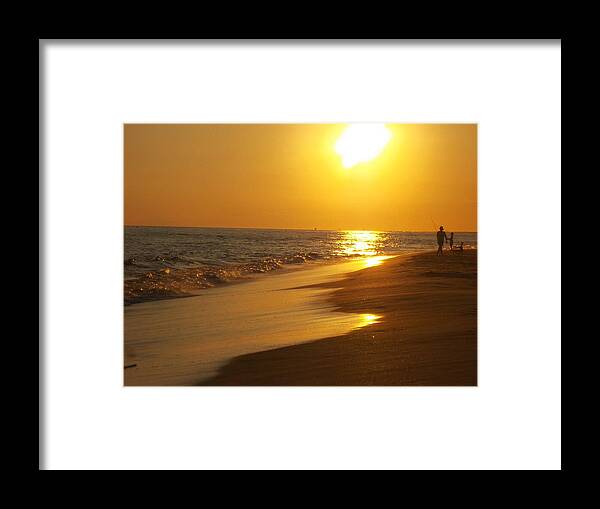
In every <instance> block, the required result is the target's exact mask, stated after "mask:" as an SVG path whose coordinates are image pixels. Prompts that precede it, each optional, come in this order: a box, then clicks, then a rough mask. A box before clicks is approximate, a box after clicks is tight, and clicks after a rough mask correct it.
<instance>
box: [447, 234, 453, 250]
mask: <svg viewBox="0 0 600 509" xmlns="http://www.w3.org/2000/svg"><path fill="white" fill-rule="evenodd" d="M448 244H450V251H452V245H453V244H454V232H450V237H448Z"/></svg>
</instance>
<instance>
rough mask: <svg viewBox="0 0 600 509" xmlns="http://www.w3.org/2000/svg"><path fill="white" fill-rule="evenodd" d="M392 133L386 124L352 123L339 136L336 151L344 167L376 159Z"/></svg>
mask: <svg viewBox="0 0 600 509" xmlns="http://www.w3.org/2000/svg"><path fill="white" fill-rule="evenodd" d="M391 137H392V133H391V132H390V130H389V129H388V128H387V127H386V126H385V124H350V125H349V126H348V127H347V128H346V129H345V130H344V132H343V133H342V134H341V135H340V137H339V138H338V140H337V142H336V144H335V151H336V152H337V153H338V154H339V155H340V156H341V158H342V164H343V165H344V168H352V167H353V166H355V165H357V164H359V163H366V162H368V161H371V160H372V159H375V158H376V157H377V156H378V155H379V154H380V153H381V151H382V150H383V149H384V148H385V146H386V145H387V144H388V142H389V141H390V139H391Z"/></svg>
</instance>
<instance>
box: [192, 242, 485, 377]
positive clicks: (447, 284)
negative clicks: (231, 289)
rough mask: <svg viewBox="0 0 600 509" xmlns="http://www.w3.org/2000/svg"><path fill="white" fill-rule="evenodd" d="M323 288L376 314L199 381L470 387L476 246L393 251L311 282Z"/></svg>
mask: <svg viewBox="0 0 600 509" xmlns="http://www.w3.org/2000/svg"><path fill="white" fill-rule="evenodd" d="M328 286H329V287H332V288H336V289H335V290H334V291H333V292H332V293H331V294H330V295H329V297H328V298H329V299H330V300H331V302H332V303H333V304H334V305H335V307H336V310H337V311H341V312H345V313H361V314H367V315H368V314H372V315H380V318H378V321H377V322H375V323H372V324H370V325H367V326H365V327H362V328H360V329H356V330H354V331H352V332H349V333H347V334H344V335H341V336H337V337H331V338H327V339H320V340H317V341H312V342H309V343H303V344H298V345H293V346H288V347H284V348H277V349H273V350H269V351H263V352H258V353H251V354H247V355H242V356H239V357H236V358H235V359H233V360H231V361H230V362H229V363H228V364H226V365H225V366H223V367H222V368H221V369H220V370H219V373H218V374H217V375H216V376H214V377H213V378H210V379H209V380H199V381H198V384H199V385H244V386H246V385H251V386H277V385H282V386H318V385H325V386H340V385H341V386H358V385H376V386H390V385H391V386H396V385H411V386H414V385H417V386H474V385H477V251H476V250H465V251H464V252H452V253H446V255H445V256H443V257H436V256H435V252H427V253H420V254H413V255H407V256H399V257H397V258H394V259H391V260H388V261H385V262H384V263H383V264H382V265H379V266H375V267H369V268H366V269H363V270H360V271H356V272H352V273H350V274H348V275H347V276H346V278H345V279H344V280H342V281H337V282H334V283H323V284H318V285H314V287H317V288H319V287H320V288H327V287H328ZM310 326H311V324H310V323H306V327H307V328H310Z"/></svg>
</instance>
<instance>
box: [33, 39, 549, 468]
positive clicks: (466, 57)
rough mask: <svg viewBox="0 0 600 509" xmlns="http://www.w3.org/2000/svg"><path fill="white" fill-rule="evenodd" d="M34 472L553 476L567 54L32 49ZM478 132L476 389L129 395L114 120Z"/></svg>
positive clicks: (527, 47)
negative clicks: (36, 291)
mask: <svg viewBox="0 0 600 509" xmlns="http://www.w3.org/2000/svg"><path fill="white" fill-rule="evenodd" d="M41 58H42V67H41V70H42V72H43V75H42V81H41V85H42V99H43V102H42V111H41V112H40V113H41V122H42V129H43V130H42V132H43V135H44V143H43V145H42V147H43V156H44V157H43V172H44V175H45V177H44V180H45V186H44V196H43V198H44V205H45V209H44V211H45V213H44V214H43V216H42V219H43V224H42V228H44V233H45V239H46V242H45V253H44V254H45V256H44V260H43V264H44V271H43V274H44V279H43V281H42V283H43V284H42V292H43V294H42V296H43V298H44V302H45V313H44V316H45V320H44V326H45V327H44V329H45V334H43V336H42V339H41V341H42V342H43V350H42V353H43V354H44V362H43V366H42V368H43V369H42V371H41V375H42V377H43V380H42V387H43V395H44V399H43V401H44V406H43V408H44V410H45V411H44V417H45V418H44V423H45V425H44V427H43V444H44V447H43V451H42V455H41V456H42V457H41V461H42V467H43V468H49V469H155V468H160V469H263V468H264V469H267V468H268V469H304V468H306V469H316V468H319V469H354V468H360V469H558V468H560V465H561V463H560V461H561V457H560V325H561V302H560V284H561V281H560V275H561V272H560V271H561V268H560V262H561V252H560V237H561V196H560V191H561V181H560V180H561V175H560V171H561V169H560V158H561V127H560V121H561V103H560V92H561V90H560V87H561V75H560V65H561V64H560V61H561V60H560V59H561V55H560V44H559V43H558V42H554V43H543V44H542V43H536V44H531V43H528V44H516V43H510V44H508V43H504V44H499V43H494V44H490V43H487V44H481V43H471V44H458V43H453V44H448V43H437V44H433V43H424V44H417V43H414V42H404V43H395V44H389V43H388V44H372V43H371V44H366V45H365V44H356V43H355V44H314V43H312V44H298V43H296V44H286V45H282V44H280V43H277V44H275V43H272V44H239V43H238V44H232V43H228V44H221V45H217V44H215V43H209V42H204V43H200V42H198V43H177V44H174V43H160V44H159V43H153V44H144V43H137V44H131V43H110V44H109V43H106V42H105V43H81V42H77V43H75V42H73V43H64V42H51V41H50V42H43V43H42V45H41ZM343 121H379V122H382V121H387V122H399V123H402V122H477V123H479V260H480V265H479V387H477V388H402V387H399V388H389V387H388V388H368V387H365V388H193V387H188V388H132V387H130V388H124V387H122V375H123V368H122V345H123V334H122V326H123V306H122V302H123V288H122V273H123V255H122V249H123V140H122V125H123V123H126V122H171V123H172V122H190V123H201V122H343Z"/></svg>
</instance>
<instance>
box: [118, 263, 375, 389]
mask: <svg viewBox="0 0 600 509" xmlns="http://www.w3.org/2000/svg"><path fill="white" fill-rule="evenodd" d="M376 261H377V257H375V258H370V259H356V260H353V261H346V262H344V263H336V264H322V265H316V266H313V267H310V268H309V267H306V266H302V267H298V268H297V269H296V270H289V271H281V272H279V273H275V274H273V275H271V276H269V277H257V278H254V279H253V280H251V281H247V282H246V283H245V284H243V285H224V286H222V287H216V288H214V289H211V291H206V292H203V293H202V294H201V295H195V296H193V297H191V298H186V299H165V300H160V301H151V302H145V303H139V304H136V305H132V306H128V307H127V308H126V311H125V316H124V328H125V331H124V332H125V344H124V347H125V349H124V359H123V361H124V365H131V364H135V365H136V366H135V367H134V368H131V369H125V370H124V384H125V385H127V386H131V385H138V386H140V385H141V386H150V385H196V384H197V382H198V381H199V380H208V379H210V377H213V376H215V375H216V374H218V370H219V369H220V368H221V367H222V366H224V365H226V364H227V363H228V362H229V361H230V360H232V359H235V358H236V357H239V356H240V355H243V354H247V353H254V352H262V351H267V350H269V349H272V348H278V347H282V346H290V345H295V344H300V343H304V342H308V341H312V340H317V339H322V338H327V337H331V336H335V335H340V334H344V333H346V332H348V331H351V330H353V329H355V328H357V327H362V326H365V325H367V324H369V323H371V322H372V321H374V320H375V317H372V316H364V315H360V314H356V313H343V312H341V311H336V309H335V306H334V305H333V304H332V303H331V302H330V301H329V299H327V296H328V295H329V294H331V293H332V292H333V291H334V290H333V287H319V285H318V284H322V283H324V282H325V283H327V284H333V286H334V287H335V286H336V283H337V282H339V281H341V280H342V279H343V278H344V277H345V275H346V274H348V273H351V272H353V271H356V270H360V269H362V268H363V267H365V266H366V264H367V263H372V262H376ZM337 286H339V284H337ZM307 324H311V327H307Z"/></svg>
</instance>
